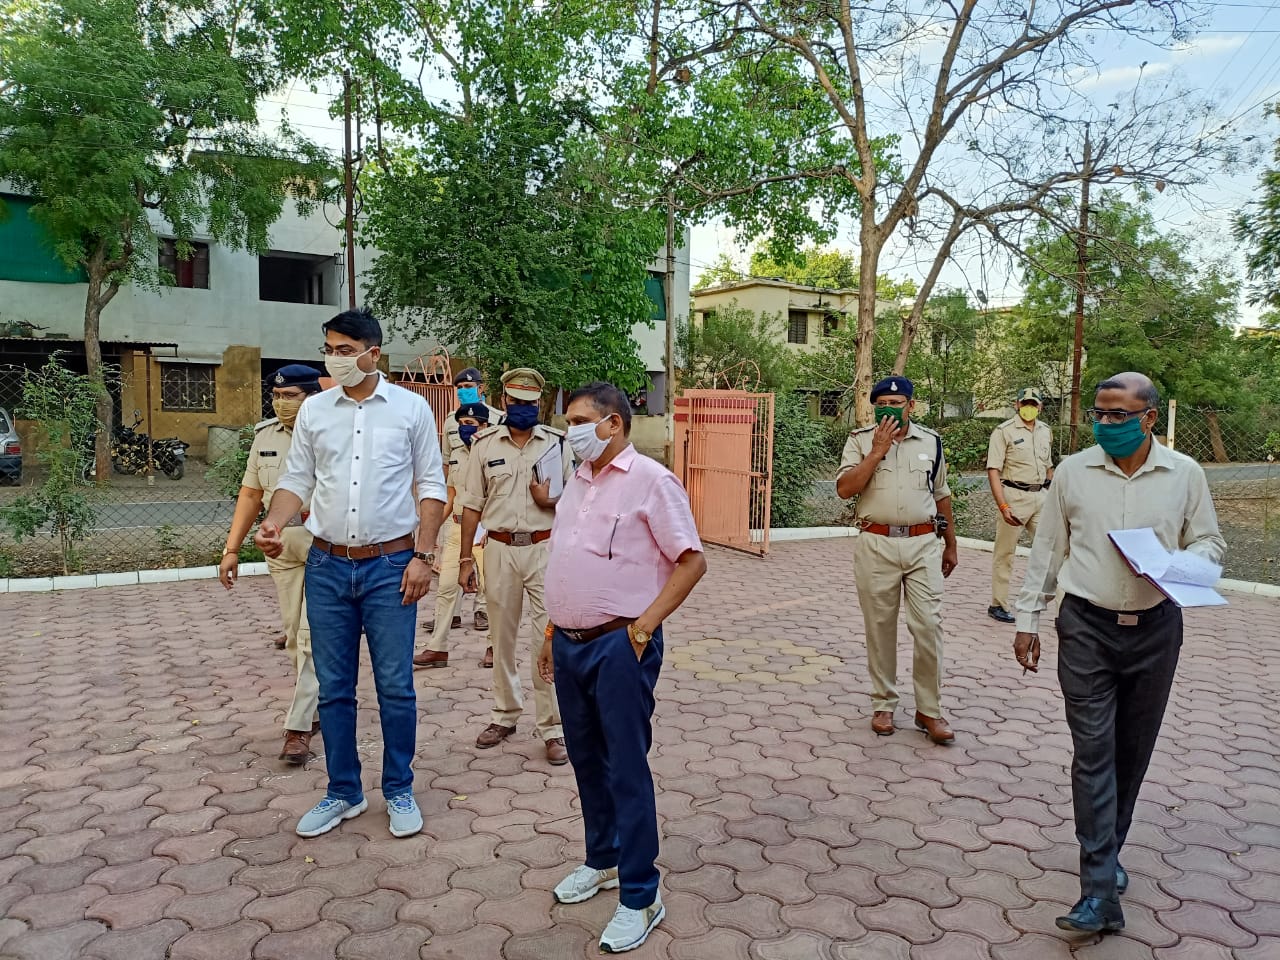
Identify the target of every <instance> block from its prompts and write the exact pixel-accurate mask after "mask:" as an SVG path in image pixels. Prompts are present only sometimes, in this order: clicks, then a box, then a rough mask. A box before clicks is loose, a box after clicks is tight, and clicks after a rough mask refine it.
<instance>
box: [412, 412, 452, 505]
mask: <svg viewBox="0 0 1280 960" xmlns="http://www.w3.org/2000/svg"><path fill="white" fill-rule="evenodd" d="M418 406H419V415H418V417H417V422H416V423H414V429H413V437H412V444H413V476H414V478H415V480H416V481H417V494H418V502H419V503H421V502H422V501H423V500H439V501H440V502H441V503H444V502H445V501H447V500H448V499H449V491H448V489H446V487H445V483H444V460H443V459H442V458H441V456H440V437H439V435H438V434H437V433H436V418H435V414H433V413H432V412H431V405H430V404H428V403H427V402H426V401H425V400H424V401H423V402H422V403H421V404H419V405H418Z"/></svg>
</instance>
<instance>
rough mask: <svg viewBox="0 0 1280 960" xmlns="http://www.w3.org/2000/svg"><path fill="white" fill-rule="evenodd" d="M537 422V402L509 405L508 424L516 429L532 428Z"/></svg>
mask: <svg viewBox="0 0 1280 960" xmlns="http://www.w3.org/2000/svg"><path fill="white" fill-rule="evenodd" d="M537 422H538V405H537V404H536V403H516V404H512V405H511V406H509V407H507V426H509V427H512V428H514V429H516V430H532V429H533V427H534V425H535V424H536V423H537Z"/></svg>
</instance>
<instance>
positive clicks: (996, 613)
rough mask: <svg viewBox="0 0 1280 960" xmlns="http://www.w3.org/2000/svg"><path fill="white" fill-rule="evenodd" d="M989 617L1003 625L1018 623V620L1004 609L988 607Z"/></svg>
mask: <svg viewBox="0 0 1280 960" xmlns="http://www.w3.org/2000/svg"><path fill="white" fill-rule="evenodd" d="M987 616H988V617H990V618H991V619H992V620H999V621H1000V622H1001V623H1017V621H1018V618H1017V617H1015V616H1014V615H1013V614H1012V613H1010V612H1009V611H1008V610H1006V609H1005V608H1004V607H987Z"/></svg>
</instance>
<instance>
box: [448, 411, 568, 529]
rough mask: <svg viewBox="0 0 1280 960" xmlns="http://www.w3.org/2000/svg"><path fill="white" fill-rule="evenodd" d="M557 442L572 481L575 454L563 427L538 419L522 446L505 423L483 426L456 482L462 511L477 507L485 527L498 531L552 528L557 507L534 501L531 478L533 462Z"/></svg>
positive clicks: (565, 468)
mask: <svg viewBox="0 0 1280 960" xmlns="http://www.w3.org/2000/svg"><path fill="white" fill-rule="evenodd" d="M553 445H559V447H560V469H561V472H562V473H563V476H564V481H565V484H566V485H568V482H569V477H570V476H572V475H573V454H572V452H571V451H570V450H569V445H568V444H567V443H565V442H564V433H563V432H561V431H560V430H556V429H555V428H554V427H548V426H546V425H545V424H541V423H540V424H538V425H537V426H535V427H534V428H533V436H531V437H530V438H529V442H528V443H526V444H525V445H524V447H518V446H516V443H515V441H514V440H512V439H511V432H510V431H509V430H508V429H507V427H506V425H505V424H504V425H502V426H497V427H490V428H489V429H487V430H481V431H480V432H479V433H477V434H476V437H475V439H474V440H472V441H471V450H470V453H469V454H468V456H467V462H466V466H465V470H464V473H463V475H462V480H461V482H460V483H457V484H456V489H457V491H458V495H457V497H456V498H455V499H454V503H455V504H456V506H457V509H458V511H459V512H461V511H462V509H463V508H470V509H472V510H479V511H480V522H481V523H482V524H484V528H485V529H486V530H496V531H498V532H500V533H533V532H535V531H538V530H550V529H551V524H552V521H554V520H555V516H556V512H555V510H543V509H542V508H541V507H539V506H538V505H537V504H536V503H534V502H533V494H531V493H530V492H529V484H530V483H532V482H533V465H534V464H535V463H537V462H538V459H539V458H540V457H541V456H542V455H543V454H544V453H546V452H547V449H548V448H549V447H551V446H553Z"/></svg>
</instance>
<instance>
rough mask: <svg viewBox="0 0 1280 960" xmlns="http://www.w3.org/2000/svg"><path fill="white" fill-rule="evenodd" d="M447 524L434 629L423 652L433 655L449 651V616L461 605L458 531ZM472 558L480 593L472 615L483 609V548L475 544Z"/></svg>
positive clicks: (454, 524) (451, 619) (460, 547)
mask: <svg viewBox="0 0 1280 960" xmlns="http://www.w3.org/2000/svg"><path fill="white" fill-rule="evenodd" d="M445 522H446V523H447V524H448V528H447V532H446V534H445V540H444V551H443V553H441V554H440V579H439V580H438V581H437V583H438V584H439V587H438V589H437V592H436V626H435V629H434V630H432V631H431V636H430V637H428V638H427V649H428V650H431V651H434V652H435V653H444V652H445V651H447V650H448V649H449V627H450V624H452V622H453V613H454V611H455V610H456V609H457V608H458V605H459V604H460V603H461V602H462V587H461V586H460V585H459V584H458V567H459V566H460V564H459V562H458V558H459V556H460V555H461V553H462V528H461V527H460V526H458V524H456V523H454V522H453V520H452V518H450V519H449V520H446V521H445ZM472 556H474V557H475V560H476V577H477V579H478V580H479V581H480V583H479V586H480V592H479V594H477V596H476V612H477V613H479V612H480V610H481V609H483V607H482V605H481V598H482V597H483V596H484V548H483V547H481V546H479V545H478V544H477V545H476V546H475V547H473V548H472Z"/></svg>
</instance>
